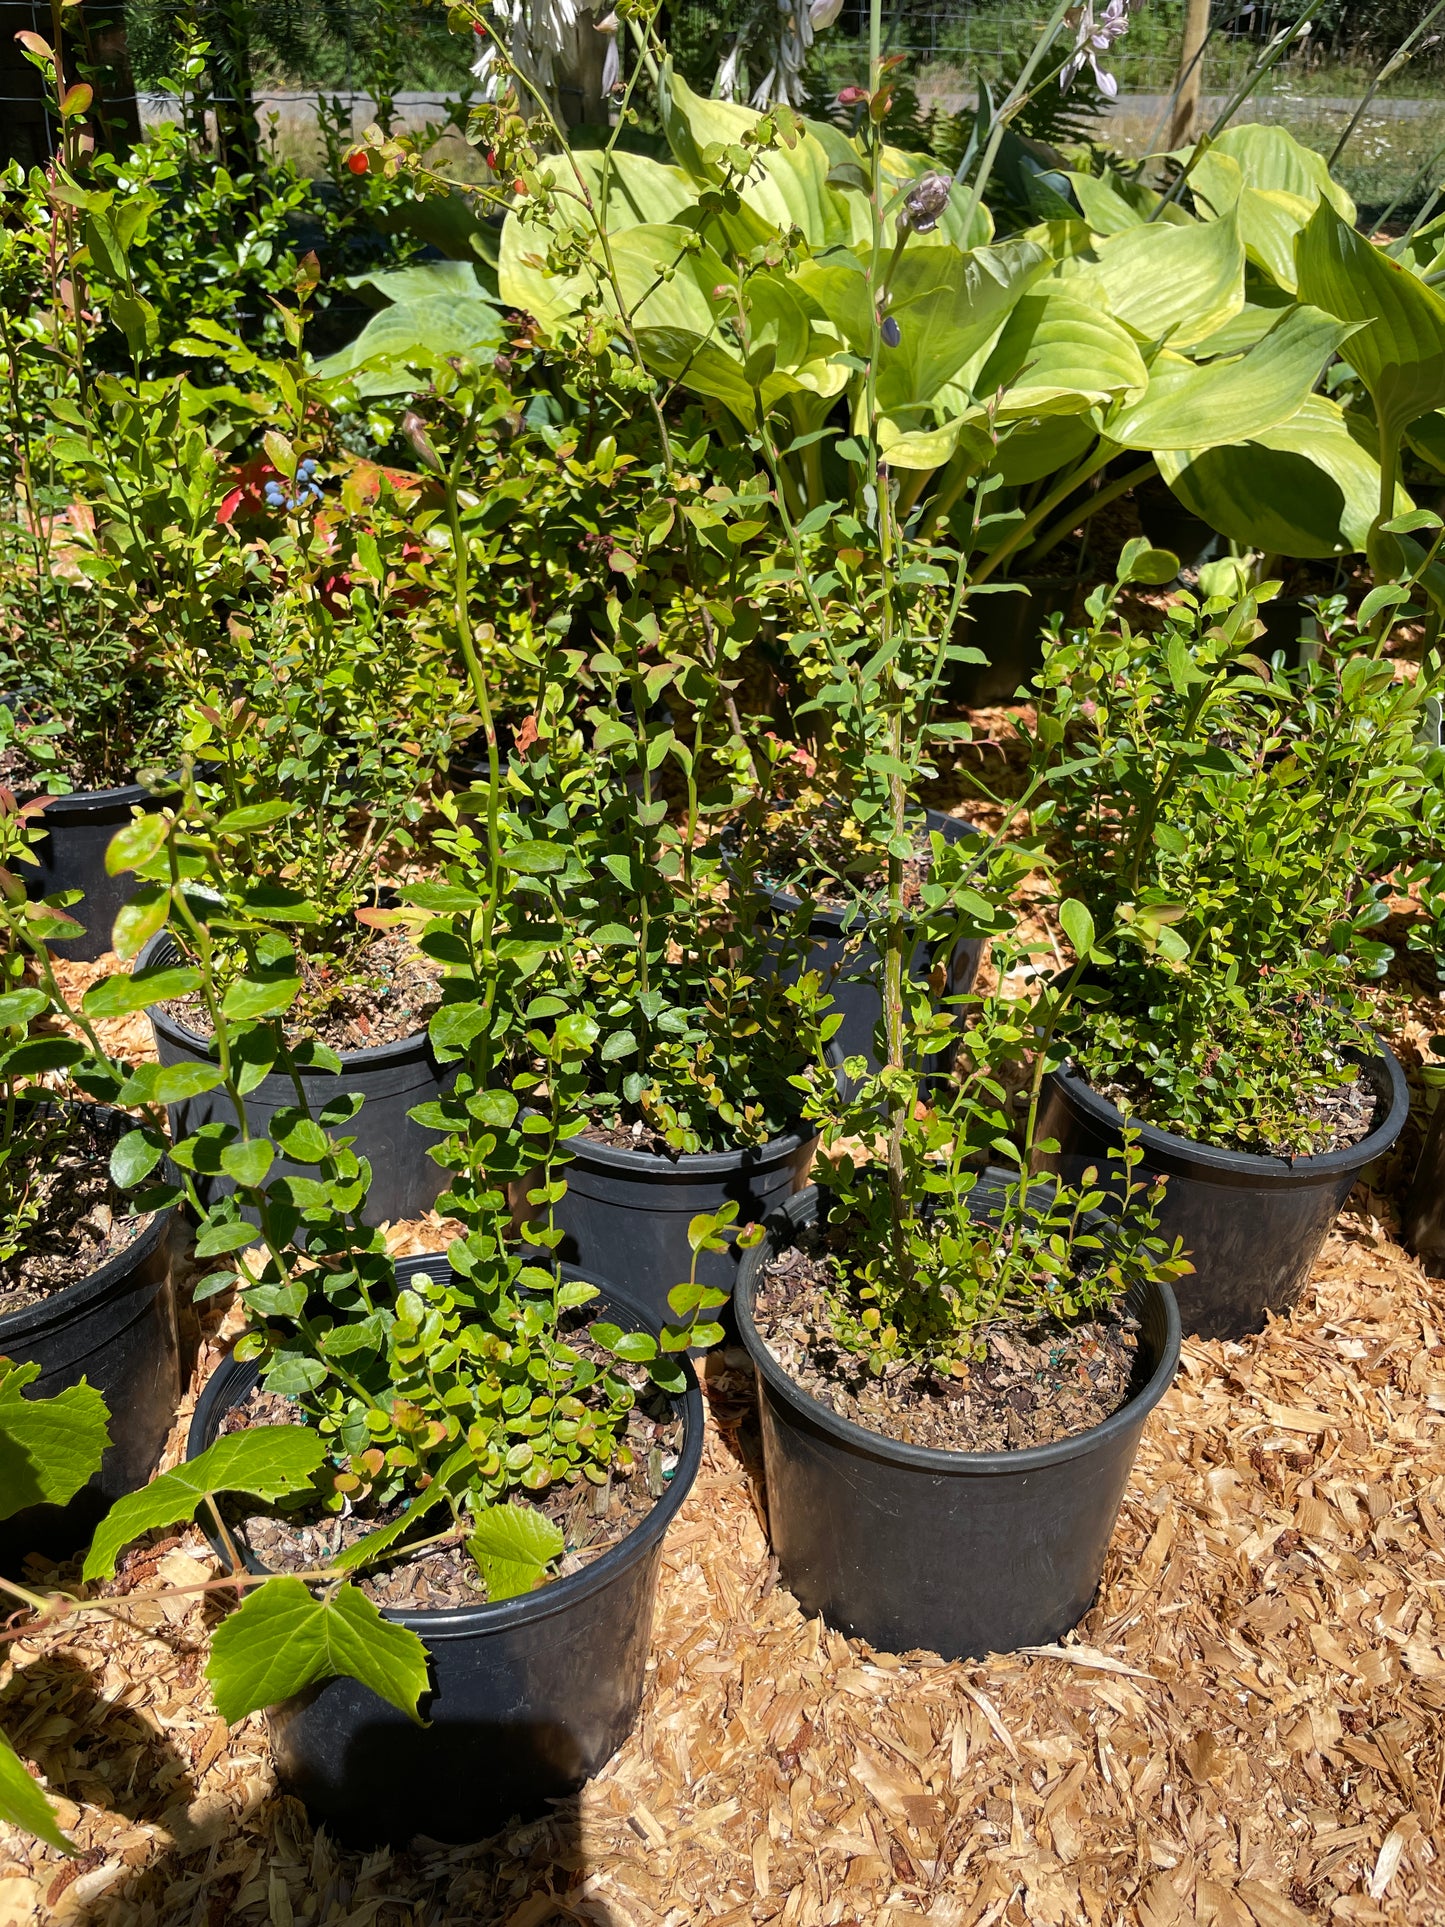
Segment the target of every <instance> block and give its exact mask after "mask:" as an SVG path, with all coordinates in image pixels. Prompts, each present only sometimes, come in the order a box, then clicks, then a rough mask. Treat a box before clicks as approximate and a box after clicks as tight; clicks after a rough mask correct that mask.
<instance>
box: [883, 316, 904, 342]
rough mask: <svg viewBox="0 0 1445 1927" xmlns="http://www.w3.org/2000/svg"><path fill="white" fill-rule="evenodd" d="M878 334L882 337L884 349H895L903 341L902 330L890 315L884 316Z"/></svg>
mask: <svg viewBox="0 0 1445 1927" xmlns="http://www.w3.org/2000/svg"><path fill="white" fill-rule="evenodd" d="M878 332H879V333H880V334H881V335H882V337H883V346H884V347H885V348H896V347H897V346H898V344H899V342H900V341H902V339H903V330H902V329H901V328H900V327H899V325H898V323H897V322H896V321H895V320H894V318H893V316H892V315H891V314H886V315H884V317H883V326H882V327H881V328H880V329H879V331H878Z"/></svg>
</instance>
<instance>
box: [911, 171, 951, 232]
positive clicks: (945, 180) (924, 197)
mask: <svg viewBox="0 0 1445 1927" xmlns="http://www.w3.org/2000/svg"><path fill="white" fill-rule="evenodd" d="M952 192H953V177H952V175H951V174H923V175H920V177H919V178H918V180H916V181H915V182H914V183H913V186H912V187H910V188H909V190H908V193H907V196H906V197H905V199H904V202H903V212H902V213H901V214H900V215H899V217H898V225H899V226H900V227H903V228H908V229H909V230H911V232H912V233H914V234H931V233H932V232H933V230H934V228H936V227H937V226H938V220H939V216H940V215H941V214H942V213H943V210H944V209H945V208H946V207H947V206H948V197H949V195H950V194H951V193H952Z"/></svg>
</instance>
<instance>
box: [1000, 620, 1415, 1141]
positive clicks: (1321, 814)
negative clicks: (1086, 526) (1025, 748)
mask: <svg viewBox="0 0 1445 1927" xmlns="http://www.w3.org/2000/svg"><path fill="white" fill-rule="evenodd" d="M1371 601H1372V602H1374V604H1375V606H1374V608H1372V607H1371V606H1370V602H1367V603H1366V605H1365V606H1364V610H1363V614H1364V615H1365V618H1366V622H1367V623H1368V621H1369V619H1370V617H1371V616H1373V615H1375V614H1376V612H1377V611H1386V610H1393V611H1394V612H1395V614H1398V612H1399V610H1400V608H1401V607H1402V605H1401V603H1400V602H1399V601H1398V600H1396V599H1395V592H1394V591H1393V590H1388V589H1387V590H1386V591H1384V592H1383V595H1382V597H1379V598H1371ZM1109 603H1110V598H1108V597H1106V596H1104V595H1103V594H1102V593H1100V594H1099V595H1098V596H1096V597H1095V598H1094V599H1093V601H1092V602H1091V608H1092V610H1093V613H1094V618H1095V620H1094V624H1093V626H1092V627H1091V628H1090V629H1089V630H1088V631H1086V632H1080V633H1078V634H1076V635H1074V636H1070V637H1066V638H1064V639H1062V640H1061V641H1059V642H1058V643H1057V644H1055V645H1054V646H1053V647H1052V648H1051V649H1050V651H1049V653H1048V655H1047V658H1046V662H1045V666H1044V669H1043V672H1042V674H1041V675H1040V676H1039V677H1038V678H1037V687H1038V688H1039V690H1040V703H1039V716H1038V732H1039V736H1038V740H1039V743H1040V744H1041V745H1047V746H1050V747H1052V748H1054V749H1056V750H1057V749H1061V751H1062V753H1063V755H1064V758H1065V760H1064V764H1063V768H1062V770H1061V771H1059V772H1057V773H1055V774H1054V775H1053V776H1052V777H1051V778H1050V794H1051V797H1052V800H1053V803H1054V805H1055V806H1056V808H1057V816H1056V818H1055V819H1054V823H1053V830H1054V834H1055V845H1054V848H1055V856H1056V861H1057V865H1058V870H1057V887H1058V889H1059V891H1060V892H1061V893H1062V894H1063V895H1066V896H1072V897H1075V898H1077V899H1078V900H1079V901H1080V902H1081V903H1083V904H1084V905H1085V906H1086V907H1087V909H1088V911H1089V913H1090V915H1091V917H1092V919H1093V923H1094V925H1095V926H1096V927H1097V929H1098V930H1099V932H1100V933H1101V939H1102V941H1103V943H1104V945H1105V947H1106V949H1107V952H1108V956H1109V962H1108V964H1107V965H1106V966H1101V969H1102V971H1103V974H1102V975H1101V976H1100V977H1099V979H1098V982H1097V983H1096V984H1093V985H1088V986H1086V987H1085V988H1084V989H1083V990H1082V991H1081V996H1083V997H1085V998H1086V999H1087V1000H1088V1003H1089V1005H1090V1008H1089V1010H1088V1013H1087V1015H1086V1016H1081V1017H1080V1020H1079V1021H1080V1027H1079V1029H1078V1032H1077V1034H1076V1036H1075V1038H1074V1042H1073V1045H1072V1049H1073V1053H1074V1058H1075V1061H1076V1063H1077V1065H1078V1067H1079V1068H1080V1069H1081V1070H1082V1071H1083V1072H1084V1074H1085V1075H1086V1076H1087V1077H1088V1079H1089V1080H1090V1082H1091V1083H1092V1084H1093V1085H1094V1086H1095V1087H1096V1088H1097V1089H1099V1090H1101V1091H1103V1092H1104V1093H1106V1094H1107V1095H1109V1096H1110V1097H1111V1098H1112V1099H1113V1100H1114V1101H1115V1102H1117V1103H1120V1104H1121V1105H1122V1107H1123V1108H1125V1109H1128V1110H1131V1111H1133V1112H1135V1113H1136V1114H1137V1115H1139V1116H1140V1117H1143V1118H1147V1119H1148V1120H1149V1121H1150V1122H1152V1123H1156V1124H1159V1125H1161V1126H1163V1127H1164V1128H1166V1129H1174V1130H1178V1131H1180V1132H1182V1133H1183V1134H1184V1135H1185V1136H1188V1137H1192V1138H1197V1139H1200V1140H1202V1141H1204V1142H1206V1143H1214V1144H1223V1145H1228V1146H1233V1147H1236V1148H1243V1149H1250V1150H1267V1151H1272V1152H1276V1153H1281V1154H1297V1153H1302V1152H1308V1151H1310V1150H1311V1149H1314V1148H1318V1146H1319V1144H1320V1142H1321V1140H1322V1137H1323V1135H1324V1133H1325V1130H1326V1126H1325V1124H1324V1122H1323V1120H1322V1118H1321V1117H1320V1116H1319V1114H1318V1099H1319V1097H1320V1095H1321V1094H1322V1093H1324V1092H1327V1091H1329V1090H1330V1089H1332V1088H1335V1087H1338V1086H1341V1085H1346V1084H1349V1083H1352V1082H1353V1081H1354V1079H1355V1077H1356V1075H1357V1061H1356V1059H1355V1058H1353V1057H1351V1056H1350V1055H1349V1054H1348V1053H1349V1050H1350V1049H1351V1048H1353V1049H1355V1050H1359V1049H1361V1048H1363V1049H1365V1050H1366V1052H1367V1053H1368V1051H1369V1048H1370V1046H1369V1037H1368V1033H1367V1031H1366V1030H1365V1028H1364V1024H1363V1019H1364V1017H1365V1015H1366V1006H1365V1005H1364V1004H1363V1003H1362V1001H1361V1000H1360V997H1359V995H1358V992H1357V985H1358V982H1359V979H1360V976H1361V974H1362V973H1363V974H1364V975H1365V976H1373V975H1377V974H1379V973H1380V972H1382V971H1383V970H1384V968H1385V965H1386V963H1387V961H1388V959H1389V956H1390V954H1391V952H1390V950H1389V948H1388V946H1386V945H1384V944H1381V943H1380V942H1379V941H1378V940H1377V939H1376V938H1374V937H1372V935H1371V932H1372V931H1373V930H1374V929H1375V928H1376V927H1377V926H1378V925H1379V924H1380V923H1382V922H1383V921H1384V919H1385V917H1386V916H1387V915H1388V912H1389V903H1388V898H1389V892H1390V876H1391V872H1392V871H1393V870H1394V868H1395V866H1396V864H1397V863H1398V861H1399V859H1400V853H1401V845H1402V839H1408V838H1409V836H1410V834H1411V831H1412V829H1413V827H1414V825H1415V823H1416V821H1417V819H1418V815H1419V812H1420V809H1421V804H1422V800H1423V797H1424V794H1425V791H1426V788H1427V784H1428V780H1429V779H1428V770H1427V762H1426V757H1425V754H1424V752H1423V749H1422V747H1421V745H1420V744H1419V742H1418V741H1417V736H1418V733H1419V732H1420V730H1421V726H1422V723H1423V722H1424V721H1425V720H1426V719H1427V718H1428V716H1429V715H1430V714H1431V713H1432V712H1431V704H1432V703H1434V704H1437V705H1438V701H1439V693H1438V692H1439V688H1440V669H1439V664H1438V661H1437V659H1436V658H1435V657H1433V656H1432V657H1431V658H1430V661H1429V663H1428V664H1427V666H1426V668H1425V669H1424V670H1423V671H1422V673H1421V674H1420V675H1419V676H1418V677H1416V678H1401V677H1400V676H1399V675H1398V673H1397V670H1396V668H1395V665H1394V664H1393V663H1392V662H1391V661H1389V660H1387V659H1384V658H1382V656H1381V654H1380V648H1381V636H1376V637H1373V638H1372V637H1371V636H1370V635H1368V634H1367V633H1366V634H1362V633H1361V632H1360V629H1359V627H1358V626H1357V625H1356V624H1355V623H1352V622H1351V621H1350V620H1349V619H1348V618H1347V617H1346V615H1345V611H1344V607H1343V602H1342V601H1334V602H1331V603H1328V604H1326V605H1324V606H1323V607H1322V610H1321V618H1322V627H1323V632H1324V640H1325V646H1326V653H1324V654H1323V655H1322V656H1321V657H1320V658H1319V659H1318V660H1315V661H1310V662H1307V663H1305V664H1304V666H1303V667H1301V668H1298V669H1290V668H1288V667H1287V666H1286V665H1285V664H1284V662H1283V659H1282V658H1281V657H1278V656H1277V657H1276V658H1275V659H1274V661H1273V663H1272V664H1270V663H1266V662H1265V661H1264V660H1263V659H1262V658H1261V657H1260V656H1259V654H1258V653H1257V645H1258V639H1259V637H1260V636H1261V635H1262V633H1263V625H1262V624H1261V623H1260V622H1259V621H1258V609H1257V604H1256V602H1255V601H1254V599H1253V598H1251V597H1246V598H1245V599H1244V600H1242V601H1236V600H1234V599H1233V598H1232V597H1231V596H1230V595H1228V594H1221V595H1219V596H1214V597H1208V598H1205V599H1203V600H1197V599H1195V598H1192V597H1182V598H1180V599H1178V600H1177V601H1176V602H1175V603H1174V604H1173V605H1172V606H1171V607H1170V609H1169V610H1168V612H1167V614H1166V618H1165V621H1164V623H1163V625H1162V627H1161V628H1160V629H1159V630H1158V632H1157V633H1150V632H1148V631H1139V630H1136V629H1134V628H1133V627H1132V626H1131V625H1130V624H1129V622H1128V621H1127V620H1122V619H1120V618H1119V617H1118V616H1117V614H1116V613H1115V612H1114V611H1113V610H1112V609H1111V607H1110V606H1109ZM1403 606H1407V607H1408V606H1409V605H1408V604H1407V605H1403ZM1382 633H1384V632H1382Z"/></svg>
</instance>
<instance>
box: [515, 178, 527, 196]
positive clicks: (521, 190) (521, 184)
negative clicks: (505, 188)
mask: <svg viewBox="0 0 1445 1927" xmlns="http://www.w3.org/2000/svg"><path fill="white" fill-rule="evenodd" d="M526 191H527V183H526V182H525V181H513V182H512V192H513V193H514V194H525V193H526Z"/></svg>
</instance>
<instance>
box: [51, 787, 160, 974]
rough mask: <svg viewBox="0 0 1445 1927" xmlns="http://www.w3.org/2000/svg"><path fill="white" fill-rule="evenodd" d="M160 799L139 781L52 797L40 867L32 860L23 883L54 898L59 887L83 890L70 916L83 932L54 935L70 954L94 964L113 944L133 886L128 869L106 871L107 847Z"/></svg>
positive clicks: (54, 941)
mask: <svg viewBox="0 0 1445 1927" xmlns="http://www.w3.org/2000/svg"><path fill="white" fill-rule="evenodd" d="M160 806H161V804H160V798H159V797H158V796H156V795H155V794H154V793H153V792H152V791H150V790H148V789H146V788H145V786H144V785H143V784H141V783H127V784H125V785H124V786H123V787H122V788H120V789H115V790H77V791H76V792H75V793H74V795H72V796H52V797H51V798H50V800H49V801H48V802H47V803H46V805H45V809H44V812H43V813H42V815H41V818H40V824H41V827H42V829H44V831H45V835H44V836H43V837H41V839H40V841H39V843H37V844H36V846H35V854H36V856H37V857H38V858H39V859H40V867H39V869H38V870H35V869H31V868H30V867H29V866H28V865H27V866H26V867H25V870H24V872H23V874H24V878H25V888H26V892H27V894H28V895H29V896H31V897H33V898H39V897H52V896H54V895H56V893H57V892H58V891H61V890H79V891H81V892H82V896H81V900H80V902H79V903H77V904H74V905H72V906H71V910H70V915H72V916H73V917H74V918H75V919H76V921H77V922H78V923H82V924H84V926H85V935H84V936H82V937H63V938H62V937H54V938H52V939H51V940H50V941H51V945H52V947H57V946H59V947H62V948H63V950H64V954H65V955H66V956H67V957H76V958H78V959H79V960H80V961H81V962H82V963H94V962H95V960H96V958H97V957H103V956H104V955H105V953H106V951H107V950H109V949H110V931H111V925H112V924H113V923H114V922H115V920H116V917H117V915H118V914H119V912H120V910H121V907H122V905H123V904H125V903H126V902H127V901H128V899H129V898H130V896H131V894H132V892H133V891H134V889H135V878H134V877H133V876H132V875H131V874H130V872H129V871H123V872H122V874H121V875H120V876H116V877H113V876H110V875H108V874H107V872H106V867H105V852H106V849H107V847H108V845H109V843H110V840H111V838H112V837H113V836H114V835H115V833H116V831H117V830H121V829H124V828H125V826H126V824H127V823H129V822H130V820H131V815H132V813H133V812H134V811H135V810H137V809H142V810H158V809H159V808H160Z"/></svg>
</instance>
